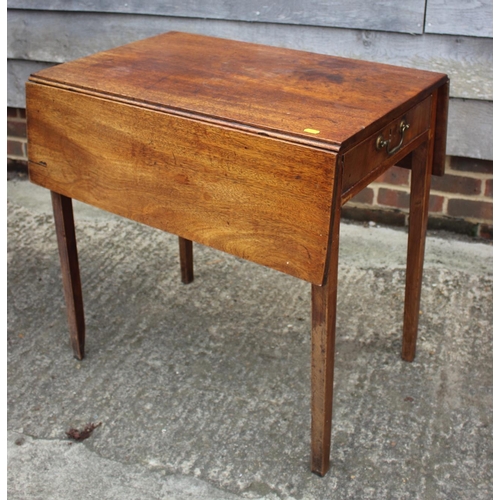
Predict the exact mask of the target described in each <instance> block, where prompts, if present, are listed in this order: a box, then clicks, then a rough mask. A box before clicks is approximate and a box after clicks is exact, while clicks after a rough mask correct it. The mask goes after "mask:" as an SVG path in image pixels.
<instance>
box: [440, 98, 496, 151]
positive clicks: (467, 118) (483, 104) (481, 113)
mask: <svg viewBox="0 0 500 500" xmlns="http://www.w3.org/2000/svg"><path fill="white" fill-rule="evenodd" d="M448 113H449V115H448V116H449V122H448V137H447V151H448V154H452V155H456V156H465V157H468V158H478V159H483V160H493V102H487V101H473V100H468V99H452V100H450V107H449V111H448Z"/></svg>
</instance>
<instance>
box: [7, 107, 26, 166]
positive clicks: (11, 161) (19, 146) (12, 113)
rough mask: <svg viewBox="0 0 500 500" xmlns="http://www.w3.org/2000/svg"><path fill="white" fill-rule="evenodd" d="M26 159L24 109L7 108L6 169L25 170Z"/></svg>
mask: <svg viewBox="0 0 500 500" xmlns="http://www.w3.org/2000/svg"><path fill="white" fill-rule="evenodd" d="M26 160H27V150H26V113H25V110H24V109H18V108H7V170H8V171H9V170H17V171H21V172H22V171H25V170H26V169H27V165H26Z"/></svg>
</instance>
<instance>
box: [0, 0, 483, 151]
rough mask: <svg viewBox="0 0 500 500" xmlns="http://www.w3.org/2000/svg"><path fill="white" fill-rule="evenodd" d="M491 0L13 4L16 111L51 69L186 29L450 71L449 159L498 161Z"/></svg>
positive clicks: (49, 0)
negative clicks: (34, 78) (41, 73)
mask: <svg viewBox="0 0 500 500" xmlns="http://www.w3.org/2000/svg"><path fill="white" fill-rule="evenodd" d="M492 11H493V6H492V0H475V1H474V2H471V1H469V0H405V1H401V0H349V1H342V0H308V1H305V0H276V1H264V0H232V1H231V0H211V1H210V0H204V1H202V0H183V1H182V2H181V1H168V0H166V1H161V0H149V1H147V2H144V1H139V0H127V1H123V0H94V1H93V0H9V1H8V52H7V57H8V97H7V105H8V106H10V107H17V108H19V107H20V108H22V107H24V106H25V100H24V82H25V81H26V79H27V78H28V76H29V74H30V73H33V72H35V71H37V70H38V69H41V68H43V67H47V66H49V65H52V64H55V63H60V62H64V61H68V60H71V59H75V58H77V57H82V56H85V55H88V54H91V53H94V52H97V51H100V50H104V49H108V48H111V47H115V46H118V45H122V44H124V43H127V42H131V41H134V40H138V39H141V38H146V37H148V36H152V35H156V34H158V33H162V32H166V31H171V30H177V31H188V32H193V33H201V34H206V35H212V36H219V37H222V38H232V39H236V40H243V41H250V42H256V43H263V44H268V45H276V46H282V47H289V48H295V49H301V50H308V51H311V52H320V53H324V54H332V55H339V56H344V57H352V58H358V59H365V60H370V61H378V62H384V63H389V64H396V65H400V66H407V67H414V68H421V69H428V70H431V71H432V70H434V71H441V72H445V73H448V75H449V76H450V79H451V97H452V100H451V102H450V123H449V135H448V154H449V155H455V156H464V157H470V158H479V159H487V160H491V159H492V158H493V134H492V126H493V125H492V124H493V40H492V36H493V13H492Z"/></svg>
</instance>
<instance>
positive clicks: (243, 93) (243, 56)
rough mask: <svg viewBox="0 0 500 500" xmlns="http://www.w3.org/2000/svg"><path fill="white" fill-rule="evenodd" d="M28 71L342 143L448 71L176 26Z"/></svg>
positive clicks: (217, 119)
mask: <svg viewBox="0 0 500 500" xmlns="http://www.w3.org/2000/svg"><path fill="white" fill-rule="evenodd" d="M31 80H32V81H38V82H45V83H50V84H52V85H60V86H62V87H65V88H73V89H78V90H79V91H80V92H89V93H94V94H98V95H102V96H107V97H108V98H114V99H120V100H122V101H128V102H135V103H141V104H142V105H144V106H150V107H152V108H155V109H163V110H168V111H169V112H171V113H181V114H185V115H187V116H191V117H196V118H197V119H203V120H206V121H209V122H211V123H223V124H225V125H226V126H231V127H234V128H239V129H245V130H252V131H259V132H265V133H267V134H269V135H270V136H273V137H278V138H283V137H285V138H288V139H292V138H293V140H294V141H296V142H299V143H303V144H310V145H320V146H321V147H323V148H325V149H330V150H337V149H338V148H339V146H340V145H343V146H344V147H348V146H349V144H354V143H355V142H356V141H359V140H361V139H363V138H365V137H367V136H369V135H370V134H371V133H374V132H375V131H376V130H377V129H378V128H380V127H382V126H384V125H385V124H386V123H387V122H388V121H390V120H391V119H394V118H395V117H396V116H397V115H398V114H400V113H401V112H404V111H405V110H406V109H408V108H409V107H411V106H412V105H414V104H416V103H417V102H419V101H420V100H421V99H422V98H423V97H425V96H427V95H429V94H430V93H431V92H432V90H433V89H435V88H437V87H439V86H441V85H443V84H444V83H445V82H446V81H447V77H446V75H443V74H441V73H433V72H427V71H420V70H412V69H408V68H400V67H396V66H389V65H384V64H374V63H368V62H364V61H357V60H351V59H344V58H339V57H332V56H324V55H320V54H313V53H309V52H302V51H296V50H290V49H281V48H276V47H268V46H264V45H257V44H248V43H243V42H235V41H229V40H223V39H220V38H214V37H202V36H199V35H191V34H187V33H175V32H171V33H166V34H163V35H158V36H156V37H151V38H148V39H146V40H141V41H138V42H134V43H132V44H128V45H124V46H122V47H118V48H116V49H112V50H109V51H105V52H101V53H98V54H95V55H92V56H89V57H86V58H83V59H79V60H76V61H72V62H69V63H66V64H64V65H60V66H55V67H53V68H49V69H46V70H42V71H41V72H39V73H37V74H36V75H35V76H33V77H32V78H31ZM138 89H140V92H138ZM306 129H314V130H317V131H318V133H317V134H315V135H312V134H310V133H308V132H305V130H306Z"/></svg>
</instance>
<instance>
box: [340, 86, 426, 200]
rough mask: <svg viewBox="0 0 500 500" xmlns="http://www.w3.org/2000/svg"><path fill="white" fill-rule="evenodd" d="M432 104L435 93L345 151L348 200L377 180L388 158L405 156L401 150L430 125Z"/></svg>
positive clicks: (344, 183)
mask: <svg viewBox="0 0 500 500" xmlns="http://www.w3.org/2000/svg"><path fill="white" fill-rule="evenodd" d="M431 103H432V96H429V97H428V98H427V99H425V100H424V101H422V102H421V103H419V104H417V105H416V106H414V107H413V108H411V109H409V110H408V111H407V112H406V113H404V114H402V115H400V116H398V118H396V119H395V120H393V121H391V122H390V123H389V124H388V125H387V126H385V127H384V128H382V129H381V130H378V131H377V132H376V133H375V134H373V135H371V136H370V137H369V138H368V139H365V140H364V141H363V142H361V143H360V144H358V145H357V146H355V147H353V148H352V149H350V150H349V151H347V152H346V153H345V154H344V176H343V181H342V194H343V198H344V201H346V200H347V199H349V198H351V197H352V196H354V194H356V193H357V192H358V191H359V190H360V189H362V188H363V187H365V185H366V184H367V183H368V182H371V181H373V180H374V177H373V176H374V175H375V176H376V175H377V170H378V169H379V167H381V166H382V165H383V164H387V160H389V159H390V158H392V157H395V158H396V156H397V157H399V158H401V155H397V153H398V152H400V151H403V150H404V149H406V148H407V146H409V145H410V144H411V142H412V141H413V140H414V139H416V138H417V137H419V136H420V135H421V134H422V133H423V132H425V131H426V130H428V129H429V128H430V125H431V123H430V121H431Z"/></svg>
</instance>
